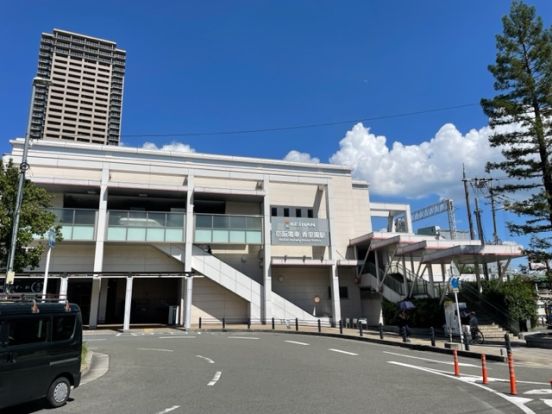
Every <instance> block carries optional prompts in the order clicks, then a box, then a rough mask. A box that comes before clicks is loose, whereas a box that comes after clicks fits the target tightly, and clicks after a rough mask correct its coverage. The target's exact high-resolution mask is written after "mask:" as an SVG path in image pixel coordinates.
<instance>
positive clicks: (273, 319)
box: [272, 318, 274, 330]
mask: <svg viewBox="0 0 552 414" xmlns="http://www.w3.org/2000/svg"><path fill="white" fill-rule="evenodd" d="M272 330H274V318H272Z"/></svg>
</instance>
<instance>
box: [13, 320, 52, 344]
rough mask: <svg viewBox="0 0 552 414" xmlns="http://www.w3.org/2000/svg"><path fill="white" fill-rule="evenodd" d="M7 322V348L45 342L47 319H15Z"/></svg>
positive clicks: (48, 321)
mask: <svg viewBox="0 0 552 414" xmlns="http://www.w3.org/2000/svg"><path fill="white" fill-rule="evenodd" d="M6 322H7V332H8V346H16V345H24V344H32V343H38V342H46V338H47V337H48V325H49V324H50V319H48V318H37V317H28V318H17V319H9V320H8V321H6Z"/></svg>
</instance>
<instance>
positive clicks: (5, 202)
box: [0, 158, 62, 272]
mask: <svg viewBox="0 0 552 414" xmlns="http://www.w3.org/2000/svg"><path fill="white" fill-rule="evenodd" d="M18 180H19V169H18V168H16V167H15V166H14V165H13V163H12V162H11V160H10V161H9V162H8V164H7V165H6V164H4V163H3V162H2V159H1V158H0V272H3V271H4V270H5V268H6V267H7V259H8V252H9V249H10V244H11V236H12V220H13V210H14V207H15V198H16V193H17V185H18ZM23 194H24V196H23V203H22V205H21V216H20V221H19V231H18V232H17V250H16V252H15V262H14V270H15V271H16V272H20V271H22V270H23V269H25V268H27V267H30V268H31V269H32V268H35V267H37V266H38V264H39V262H40V258H41V256H42V254H43V253H44V245H45V243H37V242H36V241H35V235H37V234H45V233H46V232H47V231H48V230H49V229H50V228H51V227H53V226H54V223H55V215H54V213H52V212H50V211H48V210H47V209H48V208H49V207H51V196H50V195H49V194H48V193H47V192H46V190H44V189H43V188H40V187H37V186H36V185H35V184H34V183H32V182H31V181H29V180H27V181H26V182H25V186H24V193H23ZM56 232H57V237H56V239H57V240H58V241H61V239H62V237H61V230H60V228H59V226H57V227H56Z"/></svg>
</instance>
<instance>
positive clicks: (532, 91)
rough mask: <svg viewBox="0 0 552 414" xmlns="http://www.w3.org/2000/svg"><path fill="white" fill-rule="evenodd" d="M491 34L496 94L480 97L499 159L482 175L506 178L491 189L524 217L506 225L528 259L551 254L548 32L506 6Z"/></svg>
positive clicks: (518, 4) (526, 13) (531, 14)
mask: <svg viewBox="0 0 552 414" xmlns="http://www.w3.org/2000/svg"><path fill="white" fill-rule="evenodd" d="M502 23H503V26H504V31H503V33H502V34H499V35H497V36H496V47H497V54H496V63H495V64H494V65H490V66H489V71H490V72H491V73H492V74H493V76H494V79H495V82H494V88H495V90H496V91H497V95H496V96H495V97H494V98H491V99H482V100H481V105H482V107H483V110H484V111H485V114H487V116H488V117H489V122H490V125H491V127H494V128H495V130H494V135H492V136H491V137H490V138H489V141H490V144H491V146H493V147H500V148H501V149H502V154H503V156H504V160H502V161H499V162H490V163H488V164H487V171H488V172H490V171H493V170H502V171H503V172H505V173H506V174H507V175H508V177H509V180H507V181H505V184H503V185H500V186H497V187H496V188H494V191H495V193H498V194H512V195H514V194H515V200H516V201H514V202H512V203H510V204H509V205H508V210H510V211H512V212H514V213H515V214H517V215H519V216H524V217H525V218H526V220H525V222H524V223H508V226H509V228H510V230H511V231H512V232H513V233H515V234H518V235H530V236H531V243H530V249H528V250H527V253H528V254H529V255H534V256H535V257H538V258H540V259H548V258H550V257H552V256H551V254H550V248H551V246H552V237H551V235H552V233H551V231H552V164H551V161H552V160H551V155H552V148H551V145H552V130H551V122H552V30H551V29H550V28H548V29H545V28H544V27H543V23H542V19H541V18H540V17H538V16H537V14H536V11H535V8H534V7H532V6H528V5H526V4H524V3H523V2H522V1H520V0H514V1H513V2H512V6H511V10H510V14H509V15H508V16H504V17H503V19H502Z"/></svg>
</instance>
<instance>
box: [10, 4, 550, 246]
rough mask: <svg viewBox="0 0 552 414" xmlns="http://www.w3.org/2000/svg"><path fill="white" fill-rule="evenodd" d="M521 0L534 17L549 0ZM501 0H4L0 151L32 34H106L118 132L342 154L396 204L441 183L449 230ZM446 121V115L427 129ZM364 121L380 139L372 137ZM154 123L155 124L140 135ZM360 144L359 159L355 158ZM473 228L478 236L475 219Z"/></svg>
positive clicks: (23, 79) (138, 141)
mask: <svg viewBox="0 0 552 414" xmlns="http://www.w3.org/2000/svg"><path fill="white" fill-rule="evenodd" d="M529 3H530V4H533V5H535V6H536V7H537V12H538V14H539V15H540V16H542V18H543V19H544V22H545V24H546V26H550V24H551V23H552V2H550V1H549V0H532V1H529ZM509 5H510V2H509V1H505V0H488V1H481V0H464V1H456V2H452V1H442V0H439V1H438V0H419V1H411V0H395V1H346V2H335V1H319V0H317V1H314V0H313V1H297V0H295V1H291V0H290V1H286V0H280V1H260V0H259V1H193V2H192V1H156V2H152V1H148V2H146V1H94V2H93V4H91V3H85V2H82V3H81V2H76V1H65V0H57V1H48V2H47V1H38V0H36V1H28V0H27V1H26V0H20V1H18V2H4V3H3V6H2V12H1V13H0V34H1V36H0V48H1V50H2V55H3V59H1V60H0V152H2V153H4V152H8V151H9V149H10V146H9V143H8V140H9V139H11V138H13V137H16V136H22V135H23V133H24V130H25V125H26V119H27V112H28V105H29V96H30V85H31V79H32V78H33V76H34V74H35V71H36V64H37V55H38V45H39V39H40V33H41V32H43V31H46V32H47V31H51V30H52V29H53V28H61V29H65V30H70V31H76V32H81V33H86V34H89V35H93V36H97V37H103V38H107V39H110V40H114V41H116V42H117V43H118V45H119V47H121V48H123V49H125V50H126V51H127V53H128V59H127V73H126V78H125V92H124V104H123V127H122V134H123V137H122V140H123V142H124V144H125V145H128V146H136V147H141V146H142V145H143V144H144V143H145V142H146V141H148V142H152V143H154V144H155V145H157V146H158V147H161V146H162V145H165V144H171V142H180V143H183V144H187V145H189V146H190V147H191V148H193V149H194V150H195V151H197V152H208V153H218V154H230V155H244V156H256V157H267V158H279V159H281V158H284V157H286V155H288V154H289V152H290V151H292V150H296V151H298V152H300V153H305V154H303V157H306V158H305V159H309V160H310V159H312V158H318V159H319V160H320V161H322V162H328V161H329V160H330V159H332V161H333V162H349V163H352V164H354V163H356V164H354V165H356V167H355V174H356V175H357V176H358V177H360V178H365V179H368V180H370V181H371V182H372V184H373V182H374V181H376V180H378V182H381V185H380V186H377V185H376V186H374V187H373V192H372V198H373V199H375V200H378V201H381V200H389V201H399V202H404V201H409V202H411V203H412V204H413V207H414V209H415V208H417V207H420V206H424V205H427V204H429V203H432V202H435V201H437V200H438V198H439V196H452V197H454V199H455V202H456V205H457V207H458V211H457V220H458V227H460V228H466V227H467V225H466V212H465V209H464V202H463V198H462V197H461V196H462V193H461V192H460V189H461V187H460V186H459V184H460V183H459V181H458V178H459V177H460V175H461V162H462V161H463V160H462V156H464V157H466V158H467V159H466V160H465V161H466V162H467V163H468V174H470V175H471V176H475V175H481V174H482V165H483V164H484V161H485V160H484V159H483V157H482V154H483V155H486V154H487V153H485V152H484V151H483V150H480V149H479V150H478V148H479V147H478V146H477V145H483V144H481V142H482V139H484V137H485V134H486V133H487V132H485V131H484V130H481V129H482V128H484V127H485V126H486V125H487V120H486V118H485V116H484V114H483V113H482V111H481V108H480V107H479V105H478V103H479V100H480V99H481V98H482V97H489V96H492V95H493V93H494V92H493V89H492V77H491V76H490V74H489V73H488V71H487V69H486V68H487V65H488V64H490V63H493V62H494V57H495V35H496V34H497V33H499V32H501V30H502V27H501V21H500V19H501V16H503V15H504V14H507V13H508V10H509ZM465 104H473V105H472V106H466V107H463V108H458V109H455V110H446V111H441V112H429V113H425V114H419V115H411V116H400V117H398V116H392V117H387V118H384V119H372V120H368V121H364V122H363V128H361V129H359V128H360V127H357V129H356V130H354V129H353V127H354V125H355V124H356V122H355V120H359V119H363V118H375V117H378V116H386V115H398V114H405V113H411V112H418V111H426V110H431V109H437V108H446V107H453V106H459V105H465ZM340 121H350V122H343V123H339V124H336V125H332V126H324V127H316V128H305V129H293V130H283V131H282V130H280V131H265V132H262V133H248V134H246V133H242V134H231V135H225V134H208V135H201V136H193V135H190V136H181V135H179V134H178V133H189V132H194V133H212V132H221V131H242V130H254V129H271V128H279V127H290V126H297V125H309V124H320V123H333V122H340ZM447 124H452V125H454V128H452V127H451V126H450V125H449V126H448V127H446V128H445V129H444V130H443V126H445V125H447ZM366 128H369V132H368V131H366ZM472 129H475V130H476V133H475V135H474V134H473V133H472V135H471V136H470V137H471V138H470V139H473V140H475V141H477V142H478V144H477V145H475V147H474V148H475V149H474V148H472V149H471V150H470V151H471V152H470V151H466V152H461V151H460V152H456V155H455V151H454V150H455V149H456V148H455V145H460V146H462V145H464V144H463V143H464V141H466V140H468V138H467V135H466V134H468V132H469V131H470V130H472ZM348 131H352V132H351V133H350V140H348V142H349V141H350V142H349V143H353V142H355V136H356V137H357V138H358V137H360V138H358V139H357V141H356V146H355V145H352V146H349V147H348V149H347V148H345V146H346V145H345V144H347V142H346V143H344V144H343V145H345V146H343V145H342V146H340V141H341V140H342V139H343V138H344V137H345V136H346V134H347V132H348ZM370 133H373V134H375V135H377V136H385V138H386V141H385V143H383V141H382V140H381V138H380V139H379V140H378V139H377V138H376V137H375V135H374V136H372V135H370ZM160 134H164V135H166V136H163V137H159V136H158V137H155V136H154V135H160ZM137 135H140V136H137ZM451 136H452V137H453V138H454V139H456V141H454V139H452V138H450V137H451ZM436 137H437V138H439V137H440V138H439V139H436V140H435V138H436ZM432 139H434V141H433V143H432V141H431V140H432ZM450 139H452V141H450ZM475 141H474V142H475ZM451 142H456V144H450V145H449V144H447V143H451ZM378 143H379V144H378ZM393 143H400V145H399V146H398V147H393V146H392V145H393ZM423 143H426V144H427V145H425V144H423ZM376 144H378V145H376ZM447 145H448V150H447V149H446V148H445V147H447ZM366 147H371V148H372V149H369V150H366ZM427 148H430V150H428V149H427ZM346 150H347V151H348V152H347V151H346ZM365 150H366V151H371V152H370V154H369V156H364V155H366V154H364V155H363V156H358V154H361V153H362V151H365ZM380 150H381V151H384V154H383V155H382V156H381V157H379V158H378V154H379V153H378V151H380ZM451 150H452V152H451ZM374 151H375V152H374ZM385 151H387V153H385ZM393 151H394V152H393ZM417 151H422V152H424V151H425V154H426V155H427V154H429V155H427V156H428V160H429V159H430V158H431V157H433V158H441V162H437V163H434V164H432V165H431V166H430V167H428V166H426V165H423V163H422V165H421V166H419V168H418V170H417V171H414V172H411V171H410V170H408V168H407V169H406V170H405V171H406V174H407V175H411V176H412V177H413V178H412V182H408V180H406V181H405V177H404V174H405V173H403V176H402V177H398V178H397V180H395V182H394V184H397V183H398V184H397V185H396V186H394V184H393V183H392V182H390V183H389V184H387V182H385V180H381V181H379V178H378V177H382V176H384V174H385V173H386V168H389V171H388V172H389V175H393V171H395V172H396V170H397V165H398V166H400V165H401V163H404V165H410V164H412V163H414V161H412V158H408V156H407V155H408V154H407V155H405V153H410V154H411V155H412V154H414V155H415V154H417V153H418V152H417ZM336 153H339V154H338V155H336ZM306 154H308V155H306ZM390 154H391V155H393V156H390ZM458 154H463V155H458ZM478 156H479V157H478ZM332 157H333V158H332ZM405 157H406V158H405ZM448 157H451V160H450V162H449V160H448V159H447V158H448ZM388 158H389V159H390V161H389V163H382V164H383V165H378V167H377V168H379V169H380V170H381V171H380V172H379V175H374V173H373V170H375V169H376V168H373V169H372V171H368V169H370V165H372V164H371V163H372V162H375V161H374V160H379V159H384V160H387V159H388ZM409 159H410V160H411V161H408V160H409ZM405 160H406V161H405ZM428 162H429V161H428ZM431 162H433V161H431ZM352 164H351V165H352ZM359 164H363V165H359ZM447 164H451V166H450V168H449V170H447V171H445V172H443V173H441V172H440V171H437V172H435V171H433V173H431V174H428V175H429V178H428V179H427V180H425V179H424V180H420V179H418V178H417V177H418V176H417V175H416V174H417V173H420V174H425V173H424V168H434V169H435V168H436V169H437V170H439V168H445V169H446V168H447ZM374 165H376V164H375V163H374ZM443 165H444V167H443ZM428 171H429V170H428ZM399 176H400V174H399ZM444 176H447V177H448V178H447V179H446V180H445V179H444V178H443V177H444ZM432 177H435V179H433V178H432ZM401 180H402V181H401ZM432 180H434V181H432ZM420 182H423V185H422V184H419V183H420ZM393 188H395V190H393ZM409 189H410V190H411V191H410V190H409ZM405 195H407V196H408V198H405V197H404V196H405ZM484 209H485V210H488V208H487V207H484ZM442 219H444V217H443V218H440V219H439V220H440V221H441V224H442V225H444V222H443V221H442ZM505 219H506V217H504V216H503V213H499V223H500V228H501V229H500V233H501V234H500V236H501V237H502V238H509V237H508V236H507V234H506V231H505V229H504V225H503V223H504V220H505ZM486 221H488V220H486ZM427 224H431V223H427ZM486 225H487V226H488V227H487V228H486V232H487V233H488V234H490V232H491V227H490V222H489V223H486Z"/></svg>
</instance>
